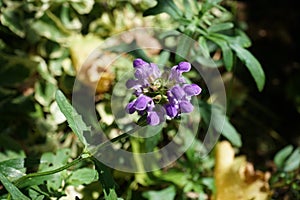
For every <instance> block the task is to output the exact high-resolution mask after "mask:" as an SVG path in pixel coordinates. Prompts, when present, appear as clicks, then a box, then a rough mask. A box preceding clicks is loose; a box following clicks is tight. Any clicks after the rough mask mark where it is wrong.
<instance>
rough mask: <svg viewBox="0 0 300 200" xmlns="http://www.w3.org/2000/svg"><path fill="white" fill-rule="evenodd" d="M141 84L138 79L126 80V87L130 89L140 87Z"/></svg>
mask: <svg viewBox="0 0 300 200" xmlns="http://www.w3.org/2000/svg"><path fill="white" fill-rule="evenodd" d="M140 86H141V85H140V83H139V81H138V80H132V79H129V80H128V81H127V82H126V87H127V88H128V89H130V88H138V87H140Z"/></svg>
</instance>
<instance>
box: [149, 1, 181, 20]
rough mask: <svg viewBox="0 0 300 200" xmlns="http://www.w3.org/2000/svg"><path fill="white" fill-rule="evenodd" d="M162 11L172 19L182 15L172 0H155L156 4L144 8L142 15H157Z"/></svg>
mask: <svg viewBox="0 0 300 200" xmlns="http://www.w3.org/2000/svg"><path fill="white" fill-rule="evenodd" d="M163 12H165V13H168V14H169V15H170V16H171V17H173V18H174V19H178V18H180V17H181V16H182V12H181V10H179V9H178V7H177V6H176V4H175V3H174V2H173V0H168V1H166V0H157V4H156V5H155V6H154V7H152V8H149V9H148V10H146V11H145V12H144V16H148V15H157V14H160V13H163Z"/></svg>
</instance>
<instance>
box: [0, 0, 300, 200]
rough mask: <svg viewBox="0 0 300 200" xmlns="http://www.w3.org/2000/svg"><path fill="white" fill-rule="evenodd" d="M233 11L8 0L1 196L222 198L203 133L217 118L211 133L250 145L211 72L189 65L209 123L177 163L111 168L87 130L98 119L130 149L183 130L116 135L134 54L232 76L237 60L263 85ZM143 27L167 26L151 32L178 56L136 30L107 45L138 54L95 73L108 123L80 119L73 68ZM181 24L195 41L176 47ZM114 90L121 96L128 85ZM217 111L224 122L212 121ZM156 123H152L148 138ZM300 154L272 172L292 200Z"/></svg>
mask: <svg viewBox="0 0 300 200" xmlns="http://www.w3.org/2000/svg"><path fill="white" fill-rule="evenodd" d="M232 7H234V4H230V3H228V2H227V1H224V2H222V1H221V0H205V1H201V2H199V1H196V0H176V1H173V0H168V1H163V0H157V2H155V3H153V1H150V0H146V1H130V2H129V1H94V0H86V1H85V0H80V1H71V0H68V1H61V0H56V1H13V0H0V10H1V11H0V22H1V24H0V35H1V38H0V63H1V69H0V97H1V98H0V114H1V115H0V118H1V123H0V131H1V132H0V150H1V152H0V181H1V184H0V198H1V199H53V198H54V199H64V198H65V199H67V198H69V199H70V198H72V199H75V198H77V199H78V198H82V199H107V200H112V199H123V198H124V199H150V200H153V199H161V198H162V197H163V198H164V199H210V198H211V197H212V196H213V195H215V194H216V191H217V190H218V188H216V187H218V184H217V183H216V179H215V178H216V177H215V176H214V174H213V168H214V167H215V164H216V162H218V161H216V160H215V155H214V152H211V153H209V152H207V151H208V150H207V149H205V147H204V146H203V142H202V140H201V137H202V135H201V134H202V133H203V132H205V130H207V129H208V127H209V124H210V123H212V124H213V128H214V130H216V131H219V132H221V133H222V136H221V137H222V138H225V139H227V140H229V141H230V142H231V144H232V145H233V146H234V148H236V150H238V149H239V148H240V147H242V139H243V138H242V137H241V135H240V134H239V133H238V130H237V129H236V128H235V127H234V126H233V125H232V124H231V121H232V120H231V116H230V115H229V114H227V115H226V114H225V112H224V110H225V108H224V107H221V106H216V105H213V104H211V101H212V99H213V98H214V97H213V96H210V94H208V91H207V90H206V88H205V87H206V86H205V83H204V80H203V79H202V78H201V77H199V76H198V75H197V73H196V72H195V70H191V71H190V72H188V73H187V74H186V78H187V79H188V81H190V82H195V83H197V84H199V86H201V88H203V92H202V93H201V97H200V98H198V102H199V110H200V114H201V119H202V120H201V122H200V124H199V130H198V136H197V138H196V139H195V140H194V133H192V132H191V131H190V130H189V129H186V131H185V137H184V138H180V139H179V141H176V142H177V143H178V144H180V145H181V146H183V147H185V145H188V144H191V146H189V147H188V148H187V150H186V152H185V153H184V154H183V156H181V157H180V158H179V159H178V160H177V161H176V162H174V163H173V164H172V165H171V166H167V167H165V168H164V169H159V170H156V171H153V172H148V173H136V174H133V173H126V172H121V171H118V170H114V169H110V168H109V167H107V166H105V165H104V164H103V163H101V162H100V161H99V160H97V158H96V157H95V155H94V154H93V152H91V151H90V149H89V144H88V143H89V142H90V141H87V140H86V136H87V135H90V134H92V131H94V130H96V131H97V128H96V127H97V126H96V125H95V123H96V124H97V125H99V124H100V126H101V128H102V129H103V130H104V132H105V134H106V135H107V136H108V138H111V139H112V141H113V142H115V143H116V145H119V146H121V148H124V149H125V150H128V151H132V152H133V153H141V152H142V153H144V152H150V151H155V150H157V149H159V148H160V147H161V146H162V145H164V144H165V143H167V142H168V141H169V140H170V138H173V137H174V134H175V133H176V126H177V124H176V123H177V122H176V120H172V121H171V122H170V123H168V124H167V125H166V126H165V127H164V131H163V134H156V135H155V136H154V137H150V138H148V139H136V138H134V137H129V135H127V134H126V133H124V134H123V135H120V136H118V137H115V136H116V133H118V131H119V129H118V128H119V127H118V126H117V124H116V122H115V121H114V116H113V114H112V111H111V109H110V105H111V102H110V100H111V98H112V88H113V87H114V86H115V83H117V82H118V81H120V80H121V79H122V75H123V73H124V72H126V71H128V70H130V68H131V65H132V61H133V60H134V59H135V58H142V59H144V60H145V61H149V62H150V61H157V63H159V64H161V65H169V64H170V65H172V64H173V65H174V64H176V63H179V62H180V61H183V58H189V59H190V61H191V62H193V64H201V65H203V66H205V68H207V69H210V68H218V70H219V71H220V72H221V74H222V77H223V78H224V77H225V76H226V75H228V74H231V75H232V74H234V73H233V72H234V71H235V69H236V68H237V67H239V65H238V64H239V63H238V62H240V63H243V64H244V65H245V67H246V68H247V69H248V70H249V72H250V74H251V75H252V77H253V78H254V81H255V83H256V85H257V88H258V90H259V91H261V90H262V89H263V87H264V84H265V75H264V72H263V70H262V67H261V65H260V63H259V62H258V61H257V59H256V58H255V57H254V56H253V55H252V54H251V53H250V51H249V50H247V48H248V47H250V45H251V41H250V39H249V38H248V36H247V35H246V33H245V32H244V30H242V28H241V27H240V24H239V21H237V19H236V18H235V17H236V16H235V15H234V13H233V12H232V10H231V9H232ZM161 13H167V14H168V16H166V15H161ZM150 15H152V16H150ZM153 15H154V16H153ZM124 16H125V17H124ZM137 26H140V27H149V26H156V27H158V28H166V29H164V31H163V32H161V33H160V35H159V38H160V40H154V39H153V38H152V37H151V36H149V35H146V36H144V37H147V40H148V39H149V41H150V42H153V43H158V44H159V45H161V46H165V47H170V49H172V48H173V49H174V51H175V52H176V55H173V54H171V53H170V52H168V51H154V52H150V51H146V50H143V49H138V48H139V45H140V43H141V40H139V39H138V38H134V39H133V41H131V42H129V43H126V44H125V45H124V44H122V45H116V46H113V47H110V48H107V49H105V52H104V53H108V52H109V53H111V54H113V53H115V54H119V53H123V52H126V51H127V50H129V49H132V48H134V49H138V50H135V51H131V52H129V53H128V54H126V55H122V56H120V57H119V59H118V60H117V61H116V62H115V63H113V65H112V67H111V68H110V69H104V67H103V66H100V69H101V70H102V71H101V70H100V71H101V73H102V74H103V76H102V78H101V80H99V82H98V80H97V81H96V83H97V85H96V98H95V99H96V102H95V104H96V110H97V115H98V116H99V121H96V122H95V121H91V120H90V119H89V118H86V117H85V116H81V115H80V110H76V109H78V108H76V109H75V108H74V107H73V106H72V105H71V103H70V102H69V100H68V99H69V98H70V97H71V95H72V92H73V89H74V88H73V84H74V81H75V78H78V77H75V76H76V75H77V74H79V72H80V74H84V75H86V74H89V71H88V70H89V69H84V66H87V65H88V64H87V63H84V62H85V60H86V58H87V57H88V55H90V53H91V52H92V50H94V49H95V48H96V47H97V46H99V44H100V43H101V42H102V41H104V40H105V39H106V38H109V37H110V36H112V35H114V34H116V33H120V32H121V31H125V30H130V29H131V28H134V27H137ZM174 30H177V31H179V32H180V33H183V34H185V35H186V36H188V37H181V38H179V40H178V41H179V42H178V44H176V45H175V46H172V45H170V44H169V43H168V39H172V37H174ZM175 36H176V34H175ZM188 38H193V40H195V41H197V42H198V43H199V48H200V50H195V49H193V48H191V45H192V44H191V43H190V40H188ZM144 41H146V40H144V39H142V42H144ZM102 53H103V52H102ZM109 53H108V54H109ZM88 67H90V66H88ZM224 80H225V78H224ZM81 81H83V83H84V84H83V87H85V88H86V90H91V88H92V85H93V84H95V81H94V80H92V78H91V77H87V76H86V77H84V78H83V79H81ZM93 81H94V82H93ZM225 84H226V83H225ZM117 90H118V93H120V94H122V88H121V89H120V88H117ZM238 92H239V93H240V94H241V96H242V97H239V98H238V99H237V101H241V102H242V101H244V96H243V94H244V92H240V91H238ZM84 98H85V97H84ZM237 104H238V103H237ZM116 106H117V105H116ZM213 113H214V114H215V115H214V116H215V118H214V119H211V118H212V114H213ZM198 117H199V118H200V116H198ZM182 120H188V121H189V122H190V124H192V125H195V123H198V121H197V120H199V119H198V118H197V117H195V118H192V117H189V116H187V118H183V119H182ZM197 125H198V124H197ZM151 131H153V129H151V128H149V129H147V131H146V133H145V134H150V133H151ZM73 133H74V134H73ZM101 147H102V146H101V145H100V146H99V148H101ZM299 151H300V150H299V148H295V149H293V147H292V146H287V147H286V148H284V149H283V150H281V151H280V152H279V153H278V154H277V155H276V156H275V158H274V162H275V165H276V168H277V170H278V171H277V172H275V173H274V175H273V176H272V178H271V180H270V186H271V189H272V188H274V189H276V191H280V189H283V190H286V188H287V187H288V188H291V190H290V191H291V192H290V196H291V198H299V195H298V193H297V191H299V190H300V188H299V186H298V185H299V184H298V183H299V164H300V160H299V157H300V156H299ZM208 153H209V154H208ZM206 154H208V155H207V156H206V157H205V158H203V156H202V155H206ZM216 159H217V158H216ZM135 162H136V164H137V165H138V168H139V169H140V170H141V171H143V168H145V167H146V166H143V165H141V164H140V161H139V160H138V159H136V160H135ZM235 175H236V174H235ZM276 195H277V194H276V193H274V196H275V197H276ZM297 195H298V196H297Z"/></svg>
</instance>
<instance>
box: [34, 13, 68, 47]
mask: <svg viewBox="0 0 300 200" xmlns="http://www.w3.org/2000/svg"><path fill="white" fill-rule="evenodd" d="M31 28H32V29H33V30H34V31H35V32H36V33H37V34H38V35H40V36H43V37H45V38H47V39H49V40H52V41H54V42H64V41H65V40H66V38H67V36H68V35H69V31H68V30H67V29H66V28H65V27H64V26H63V24H62V23H61V21H60V20H59V19H58V18H57V17H56V16H55V15H54V14H53V13H51V12H50V11H48V12H46V13H45V15H44V16H43V17H41V18H40V19H38V20H36V21H34V22H32V24H31Z"/></svg>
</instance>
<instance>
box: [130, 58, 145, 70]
mask: <svg viewBox="0 0 300 200" xmlns="http://www.w3.org/2000/svg"><path fill="white" fill-rule="evenodd" d="M144 65H148V63H147V62H145V61H144V60H142V59H141V58H137V59H135V60H134V61H133V67H134V68H136V67H142V66H144Z"/></svg>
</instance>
